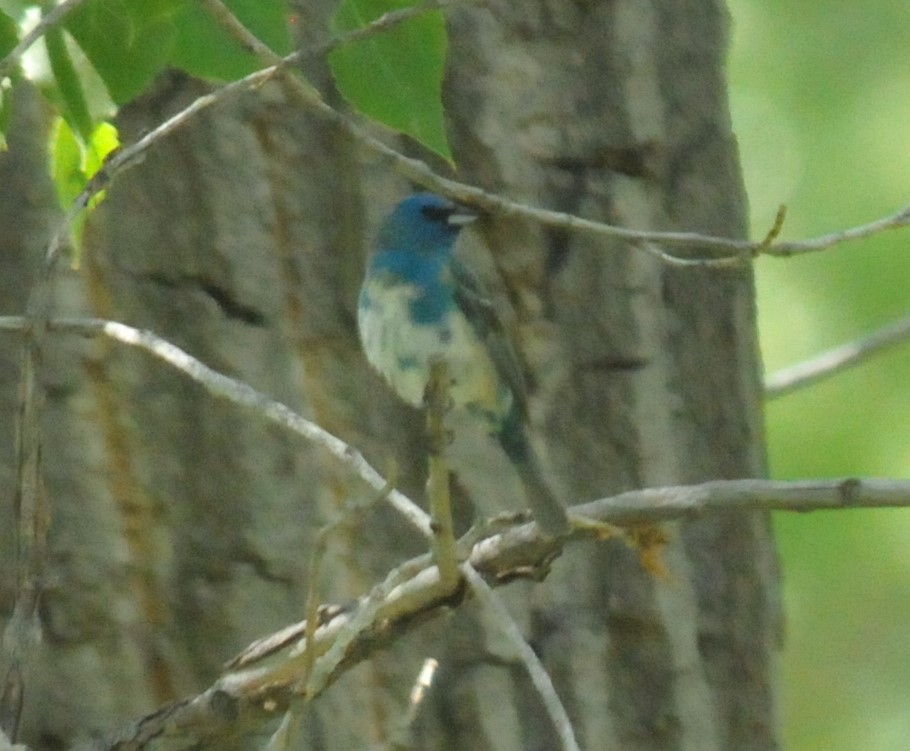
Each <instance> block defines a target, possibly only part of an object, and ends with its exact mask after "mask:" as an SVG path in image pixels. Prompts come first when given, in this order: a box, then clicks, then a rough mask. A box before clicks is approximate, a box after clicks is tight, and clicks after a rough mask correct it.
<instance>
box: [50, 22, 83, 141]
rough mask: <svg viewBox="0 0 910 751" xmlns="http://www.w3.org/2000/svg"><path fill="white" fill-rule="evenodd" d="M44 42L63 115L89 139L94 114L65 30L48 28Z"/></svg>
mask: <svg viewBox="0 0 910 751" xmlns="http://www.w3.org/2000/svg"><path fill="white" fill-rule="evenodd" d="M44 42H45V45H46V47H47V57H48V60H49V61H50V64H51V71H53V73H54V81H55V83H56V84H57V91H56V93H57V94H58V95H59V97H60V103H59V104H60V109H61V111H62V113H63V116H64V117H65V118H66V121H67V122H68V123H69V124H70V126H71V127H72V128H73V129H74V130H76V131H77V132H78V133H79V135H80V136H82V138H83V139H84V140H86V141H87V140H88V139H89V138H90V137H91V135H92V116H91V115H90V114H89V111H88V103H87V102H86V101H85V93H84V92H83V91H82V83H81V81H80V80H79V74H78V73H77V72H76V68H75V67H74V66H73V61H72V59H71V58H70V54H69V50H67V49H66V42H65V40H64V39H63V32H62V31H60V29H56V28H54V29H48V31H47V33H46V34H45V35H44Z"/></svg>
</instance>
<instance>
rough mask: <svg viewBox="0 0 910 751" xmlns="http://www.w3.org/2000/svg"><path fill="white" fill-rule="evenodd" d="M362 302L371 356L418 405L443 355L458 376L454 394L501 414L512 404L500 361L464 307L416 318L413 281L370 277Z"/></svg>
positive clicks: (490, 414) (464, 403)
mask: <svg viewBox="0 0 910 751" xmlns="http://www.w3.org/2000/svg"><path fill="white" fill-rule="evenodd" d="M363 293H364V298H363V299H362V301H361V302H362V304H361V305H360V306H359V307H358V325H359V328H360V338H361V341H362V342H363V349H364V352H365V353H366V356H367V359H368V360H369V361H370V363H371V364H372V365H373V367H374V368H376V370H378V371H379V373H380V374H382V376H383V377H384V378H385V379H386V381H387V382H388V383H389V385H390V386H391V387H392V388H393V389H394V391H395V392H396V393H397V394H398V395H399V396H400V397H401V398H402V399H404V400H405V401H406V402H408V403H409V404H412V405H414V406H420V405H422V404H423V399H424V390H425V389H426V385H427V381H428V380H429V374H430V368H429V363H430V361H431V359H432V358H433V357H434V356H435V355H441V356H442V357H443V358H444V359H445V361H446V365H447V367H448V372H449V376H450V377H451V379H452V385H451V389H450V392H449V394H450V398H451V400H452V402H453V404H454V405H455V406H457V407H468V408H469V409H471V410H472V411H479V412H481V413H482V414H485V415H486V416H487V418H488V419H491V420H494V421H496V420H498V419H500V418H501V417H502V416H503V415H504V414H505V413H506V412H507V411H508V409H509V407H510V406H511V394H510V392H509V390H508V389H507V388H506V387H505V386H504V385H503V383H502V382H501V379H500V378H499V375H498V373H497V370H496V366H495V364H494V362H493V360H492V358H491V357H490V355H489V353H488V352H487V350H486V347H484V345H483V343H482V342H481V341H480V339H479V337H478V336H477V334H476V332H475V331H474V329H473V327H472V326H471V324H470V323H469V322H468V320H467V319H466V318H465V316H464V314H463V313H462V312H461V310H460V309H458V308H455V307H453V309H452V310H451V311H450V314H449V315H446V316H444V317H443V318H442V320H441V321H440V322H436V323H414V322H413V321H411V318H410V310H409V305H410V303H411V301H412V300H414V298H415V296H416V294H417V291H416V289H415V288H414V287H413V286H411V285H404V284H395V285H385V284H383V283H382V282H380V281H374V282H370V283H368V284H367V285H366V287H365V289H364V290H363Z"/></svg>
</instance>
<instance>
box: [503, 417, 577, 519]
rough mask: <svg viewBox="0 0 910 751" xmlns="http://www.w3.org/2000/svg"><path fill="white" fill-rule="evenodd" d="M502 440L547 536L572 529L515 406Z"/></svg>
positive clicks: (506, 422) (507, 421) (508, 418)
mask: <svg viewBox="0 0 910 751" xmlns="http://www.w3.org/2000/svg"><path fill="white" fill-rule="evenodd" d="M498 438H499V442H500V444H501V445H502V448H503V450H504V451H505V452H506V454H507V455H508V457H509V459H511V461H512V464H514V465H515V469H516V470H517V471H518V476H519V478H520V479H521V484H522V485H523V486H524V489H525V495H527V498H528V504H529V505H530V506H531V513H532V514H533V515H534V521H536V522H537V526H538V527H540V530H541V532H543V533H544V535H546V536H547V537H559V536H561V535H564V534H566V533H567V532H568V531H569V517H568V516H567V515H566V510H565V509H564V508H563V506H562V504H561V503H560V502H559V501H558V500H556V497H555V496H554V495H553V492H552V491H551V490H550V486H549V485H548V484H547V481H546V479H544V476H543V471H542V470H541V467H540V462H539V461H538V459H537V454H536V453H535V452H534V448H533V447H532V446H531V443H530V441H529V440H528V436H527V434H526V433H525V430H524V426H523V425H522V419H521V415H520V414H519V413H518V411H517V410H515V409H513V410H511V411H510V414H509V415H508V416H507V417H506V420H505V423H504V424H503V425H502V427H501V428H500V430H499V434H498Z"/></svg>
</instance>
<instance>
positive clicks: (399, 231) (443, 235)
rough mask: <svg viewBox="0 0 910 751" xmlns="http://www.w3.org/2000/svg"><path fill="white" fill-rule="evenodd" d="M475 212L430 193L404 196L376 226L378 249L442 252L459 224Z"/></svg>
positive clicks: (447, 247)
mask: <svg viewBox="0 0 910 751" xmlns="http://www.w3.org/2000/svg"><path fill="white" fill-rule="evenodd" d="M476 218H477V214H475V213H473V212H472V211H470V210H468V209H466V208H465V207H463V206H459V205H458V204H457V203H453V202H452V201H450V200H449V199H448V198H443V197H442V196H437V195H435V194H433V193H415V194H414V195H412V196H408V197H407V198H405V199H404V200H403V201H402V202H401V203H399V204H398V205H397V206H396V207H395V209H394V210H393V211H392V213H391V214H389V215H388V216H387V217H386V219H385V221H384V222H383V223H382V227H381V228H380V230H379V248H380V250H412V251H416V252H421V253H428V254H432V253H446V252H448V251H449V250H451V249H452V246H453V244H454V242H455V238H456V237H458V233H459V232H460V231H461V229H462V227H464V226H465V225H466V224H469V223H470V222H473V221H474V220H475V219H476Z"/></svg>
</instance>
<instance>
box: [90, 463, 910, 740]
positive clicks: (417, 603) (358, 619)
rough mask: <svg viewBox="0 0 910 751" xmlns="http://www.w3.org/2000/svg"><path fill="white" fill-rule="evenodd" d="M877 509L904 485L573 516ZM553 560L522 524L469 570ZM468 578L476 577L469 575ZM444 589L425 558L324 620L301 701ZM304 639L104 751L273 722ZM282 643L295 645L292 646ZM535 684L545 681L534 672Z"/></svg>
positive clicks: (393, 635)
mask: <svg viewBox="0 0 910 751" xmlns="http://www.w3.org/2000/svg"><path fill="white" fill-rule="evenodd" d="M883 506H901V507H906V506H910V482H908V481H893V480H881V479H867V480H860V479H855V478H848V479H840V480H827V481H801V482H772V481H767V480H725V481H715V482H708V483H704V484H702V485H692V486H680V487H669V488H652V489H648V490H637V491H630V492H627V493H622V494H620V495H617V496H613V497H611V498H604V499H601V500H599V501H594V502H592V503H588V504H585V505H583V506H576V507H575V508H574V509H573V512H574V513H575V514H577V515H581V514H584V515H585V517H587V518H591V519H595V520H597V521H600V522H607V523H614V524H616V523H620V524H638V523H642V522H655V521H667V520H670V519H681V518H687V517H692V516H699V515H704V514H708V513H712V512H717V511H725V512H745V513H749V512H756V511H763V512H764V511H770V510H773V509H777V510H781V511H799V512H805V511H812V510H820V509H844V508H872V507H876V508H880V507H883ZM594 535H596V532H593V531H586V530H585V529H584V528H583V527H577V528H576V529H575V531H574V532H573V533H572V536H571V539H573V540H574V539H586V538H590V537H592V536H594ZM555 553H556V547H555V543H554V542H553V541H549V540H544V539H541V538H539V537H538V536H536V534H535V527H534V526H533V525H531V524H525V525H522V526H519V527H516V528H514V529H512V530H510V531H508V532H506V533H503V534H497V535H494V536H492V537H488V538H486V539H484V540H481V541H480V542H479V543H477V544H476V545H475V546H474V548H473V550H472V551H471V554H470V557H469V559H468V564H469V565H470V566H471V568H472V569H473V570H474V571H476V572H477V576H480V577H482V580H483V582H484V584H485V585H489V586H491V587H495V586H500V585H502V584H503V583H505V582H508V581H511V580H512V579H513V578H514V577H515V576H530V577H532V578H535V579H540V578H543V577H544V576H545V575H546V572H547V570H548V567H549V564H550V562H551V560H552V556H553V555H554V554H555ZM467 576H468V577H469V579H473V578H474V574H471V573H468V574H467ZM443 590H444V588H443V587H441V585H440V580H439V576H438V571H437V570H436V568H435V567H432V566H429V557H428V556H422V557H420V558H418V559H414V560H412V561H408V562H406V563H405V564H402V566H400V567H399V568H397V569H396V570H395V571H393V572H391V573H390V574H389V576H388V577H387V579H386V583H384V584H383V585H380V586H379V588H377V590H376V592H374V593H373V594H371V595H370V596H369V597H366V598H363V599H362V600H361V602H360V603H359V604H358V606H357V607H356V608H354V609H353V610H351V609H347V610H344V609H340V608H335V609H334V610H333V611H329V612H333V613H334V614H333V615H332V617H331V618H329V619H328V620H326V622H324V623H320V624H319V627H318V628H317V629H316V631H315V634H316V635H315V640H316V644H314V645H313V649H315V651H316V653H318V654H321V655H323V657H322V658H321V659H326V658H328V661H327V662H326V663H325V664H324V665H323V666H322V669H323V671H324V672H323V676H324V680H321V681H320V682H319V684H318V685H313V684H312V683H311V684H310V686H308V688H309V692H308V693H307V695H306V698H307V699H309V700H312V699H315V698H316V697H317V696H318V695H319V693H321V691H322V690H324V689H325V688H326V687H327V686H329V685H331V683H333V682H334V681H335V680H337V679H338V678H339V677H341V675H343V674H344V673H345V672H346V671H347V670H349V669H350V668H352V667H353V666H354V665H356V664H359V663H360V662H362V661H363V660H366V659H369V658H370V656H372V655H373V654H374V653H375V652H377V651H378V650H381V649H383V648H385V647H386V646H388V645H389V644H390V643H392V642H395V641H397V640H399V639H401V638H403V637H404V636H405V634H406V633H407V632H408V630H409V629H410V628H412V627H413V626H414V625H416V624H417V623H423V622H425V620H426V618H428V617H430V616H432V615H434V614H439V613H441V612H444V611H447V610H448V609H450V608H451V607H453V606H454V605H456V604H457V602H456V601H453V599H452V597H451V595H441V594H440V593H441V592H442V591H443ZM471 592H473V593H475V594H477V593H481V592H486V588H485V587H484V588H482V587H472V588H471V589H470V590H469V593H471ZM327 611H328V609H327ZM418 616H420V617H418ZM352 626H353V628H352ZM306 631H307V628H306V625H305V624H303V623H299V624H294V625H292V626H289V627H287V628H286V629H283V631H282V632H279V633H277V634H275V635H273V636H272V637H267V639H266V640H264V641H269V640H271V641H273V642H274V643H276V644H278V645H279V646H278V647H276V649H271V650H265V651H263V650H262V649H261V648H258V647H257V645H253V647H251V648H250V651H255V652H256V653H257V656H256V657H254V658H243V656H241V658H237V659H235V660H232V661H231V663H229V665H228V672H226V673H225V674H224V675H223V676H222V677H221V678H219V679H218V681H216V682H215V683H214V684H213V685H212V686H211V687H209V688H208V689H207V690H206V691H204V692H203V693H201V694H199V695H198V696H194V697H191V698H189V699H185V700H182V701H179V702H176V703H174V704H171V705H169V706H167V707H163V708H162V709H159V710H157V711H156V712H153V713H152V714H150V715H148V716H146V717H143V718H141V719H140V720H138V721H136V722H135V723H133V724H131V725H130V726H129V727H127V728H125V729H123V730H121V731H120V733H118V734H117V737H116V740H114V741H112V742H110V743H109V744H108V745H107V746H106V747H107V748H110V749H114V748H124V747H128V748H132V749H143V748H150V747H152V746H153V745H154V744H159V743H160V744H161V746H158V747H162V746H166V747H167V748H170V749H181V748H189V747H190V746H191V745H194V744H195V745H197V746H198V745H200V744H201V745H207V744H208V743H212V742H215V741H217V740H218V739H220V738H224V737H227V736H229V735H230V736H231V737H236V734H237V733H238V732H244V731H250V730H253V729H255V728H258V727H259V726H261V725H262V724H263V723H265V722H266V721H269V720H272V719H275V718H277V717H280V716H281V715H282V714H283V713H284V712H285V711H286V710H287V708H288V706H289V704H290V703H291V702H292V701H294V700H296V699H297V698H299V696H300V691H301V685H300V679H301V677H302V674H301V672H300V661H299V656H300V654H302V652H303V651H304V650H305V649H306V646H305V645H304V644H303V643H302V642H301V641H299V640H298V639H299V636H300V635H302V634H304V633H305V632H306ZM288 634H293V635H296V637H291V638H289V636H288ZM341 634H346V636H345V638H344V642H345V643H344V645H343V647H342V648H340V649H333V645H334V644H336V643H337V641H338V639H339V638H340V636H341ZM260 662H261V664H260ZM532 675H534V676H536V677H537V678H538V679H540V678H541V677H542V676H541V674H540V673H538V672H537V670H536V669H535V670H534V671H533V672H532ZM544 675H545V674H544ZM557 711H558V710H557ZM563 741H564V743H566V744H567V745H566V746H565V747H566V748H575V746H572V745H570V744H568V742H567V741H566V739H565V737H564V738H563ZM96 748H100V747H96Z"/></svg>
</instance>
